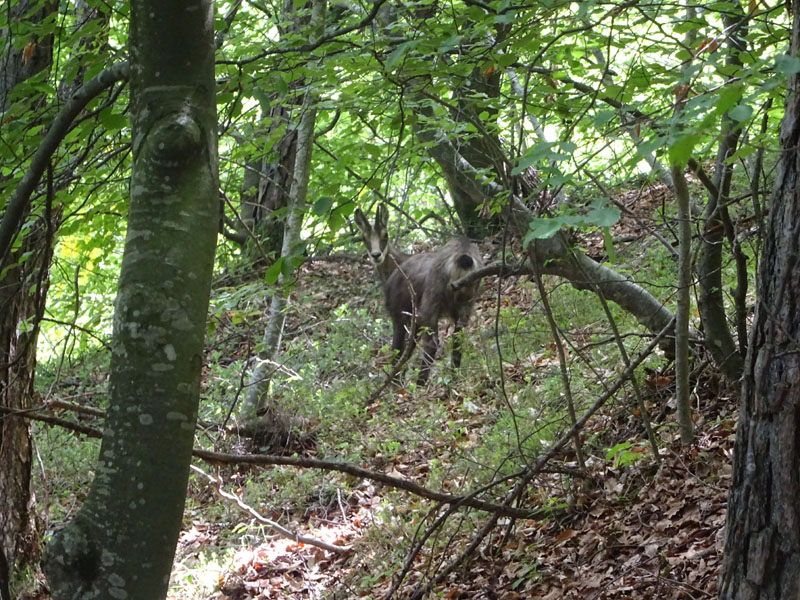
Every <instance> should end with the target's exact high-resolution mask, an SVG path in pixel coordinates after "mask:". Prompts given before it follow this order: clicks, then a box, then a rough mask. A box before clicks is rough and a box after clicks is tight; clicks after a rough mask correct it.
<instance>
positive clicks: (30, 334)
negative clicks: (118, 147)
mask: <svg viewBox="0 0 800 600" xmlns="http://www.w3.org/2000/svg"><path fill="white" fill-rule="evenodd" d="M37 4H38V6H37ZM56 7H57V4H56V3H54V2H40V3H35V2H30V1H19V2H16V3H15V4H14V5H13V6H9V7H8V12H7V13H6V16H7V17H8V19H9V21H8V29H3V30H0V34H2V35H0V38H2V42H0V43H2V44H3V45H4V48H3V51H2V52H1V53H0V112H5V111H6V110H7V109H8V108H9V107H10V106H11V103H12V95H13V91H14V89H15V88H16V86H18V85H19V84H20V83H22V82H24V81H26V80H28V79H30V78H31V77H34V76H36V75H38V74H39V73H41V72H43V71H45V70H47V69H49V68H50V66H51V64H52V50H53V36H52V35H47V36H41V37H40V36H30V37H27V38H23V39H19V38H18V36H17V32H16V26H17V25H20V24H22V23H24V24H25V28H26V29H31V28H32V29H35V26H36V25H37V24H40V23H42V22H44V21H45V20H46V19H47V18H48V17H49V16H51V15H52V13H53V12H54V11H55V10H56ZM4 10H5V9H4ZM31 26H33V27H31ZM23 47H24V48H26V49H28V50H31V49H32V52H31V54H30V55H29V56H27V59H25V60H24V59H23ZM25 101H26V103H27V104H29V105H30V106H31V108H33V107H35V106H39V105H41V104H42V103H43V102H44V101H45V98H44V96H43V95H42V96H34V97H32V98H31V97H28V98H26V99H25ZM31 125H33V123H32V124H31ZM10 210H11V206H10V202H6V206H5V210H4V213H3V217H4V218H3V222H6V221H7V222H8V223H9V226H8V227H7V237H8V240H9V243H8V244H7V245H5V246H0V273H2V274H3V276H2V280H0V406H2V407H4V408H10V409H15V410H27V409H29V408H30V407H31V406H32V404H33V397H34V393H33V392H34V389H33V383H34V373H35V367H36V338H37V332H38V320H39V317H40V316H41V314H40V312H41V307H42V306H43V302H44V298H45V296H46V293H47V282H48V277H47V274H48V271H49V268H50V259H51V257H52V231H53V227H54V226H55V221H56V219H55V218H54V217H53V213H52V194H51V195H50V198H49V200H48V204H47V210H46V213H47V214H46V217H44V218H39V219H36V220H35V222H34V223H32V224H31V226H30V227H29V228H28V229H27V233H26V234H25V235H24V237H23V238H22V239H21V240H20V244H19V247H17V248H16V249H13V250H12V249H11V248H10V243H11V241H12V240H14V239H16V238H17V237H18V236H19V235H20V233H21V232H22V230H23V224H24V222H25V220H26V219H28V218H29V217H30V207H29V206H28V205H27V204H25V205H24V206H22V207H21V210H19V214H18V215H17V217H18V218H17V219H16V220H14V221H13V223H12V221H11V219H8V220H7V219H6V218H5V217H6V214H7V213H8V212H10ZM26 255H28V259H27V260H22V257H23V256H26ZM32 462H33V454H32V444H31V435H30V424H29V423H28V422H27V421H26V420H25V419H19V418H12V417H6V418H0V550H2V551H3V554H4V555H5V558H6V559H7V561H8V563H10V564H8V565H6V566H7V567H10V571H12V572H13V570H14V569H15V567H19V566H22V565H24V564H26V563H29V562H31V561H33V560H35V559H36V558H37V557H38V553H39V552H38V532H37V527H36V522H35V513H34V510H33V505H34V501H35V498H34V495H33V489H32V487H31V477H30V476H31V466H32Z"/></svg>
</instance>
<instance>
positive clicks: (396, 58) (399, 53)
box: [385, 40, 419, 71]
mask: <svg viewBox="0 0 800 600" xmlns="http://www.w3.org/2000/svg"><path fill="white" fill-rule="evenodd" d="M417 46H419V41H418V40H409V41H408V42H403V43H402V44H400V45H399V46H398V47H397V48H395V49H394V50H393V51H392V53H391V54H390V55H389V58H387V59H386V64H385V67H386V70H387V71H392V70H394V68H395V67H396V66H397V65H398V63H399V62H400V61H401V60H403V57H404V56H405V54H406V52H408V51H409V50H413V49H414V48H416V47H417Z"/></svg>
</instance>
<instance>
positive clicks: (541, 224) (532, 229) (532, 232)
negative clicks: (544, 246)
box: [522, 217, 565, 248]
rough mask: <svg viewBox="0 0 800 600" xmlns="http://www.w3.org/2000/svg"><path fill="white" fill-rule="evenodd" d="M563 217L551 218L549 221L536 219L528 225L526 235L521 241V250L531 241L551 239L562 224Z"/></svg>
mask: <svg viewBox="0 0 800 600" xmlns="http://www.w3.org/2000/svg"><path fill="white" fill-rule="evenodd" d="M564 221H565V219H564V217H553V218H551V219H544V218H536V219H533V220H532V221H531V222H530V224H528V233H527V234H526V235H525V239H523V240H522V246H523V248H527V247H528V244H530V243H531V240H544V239H547V238H551V237H553V236H554V235H555V234H556V232H557V231H558V230H559V229H561V226H562V225H563V224H564Z"/></svg>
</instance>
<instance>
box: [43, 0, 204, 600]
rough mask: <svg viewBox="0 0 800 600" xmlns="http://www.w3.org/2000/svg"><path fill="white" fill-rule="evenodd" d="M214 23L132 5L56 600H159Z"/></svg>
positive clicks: (184, 12)
mask: <svg viewBox="0 0 800 600" xmlns="http://www.w3.org/2000/svg"><path fill="white" fill-rule="evenodd" d="M213 23H214V18H213V3H212V2H211V1H210V0H175V1H174V2H170V3H162V2H159V1H158V0H134V1H133V2H131V34H130V41H131V58H132V62H131V99H132V110H131V115H132V119H131V129H132V139H133V172H132V175H131V185H130V189H131V202H130V212H129V217H128V234H127V238H126V241H125V250H124V254H123V259H122V269H121V274H120V281H119V288H118V293H117V300H116V305H115V314H114V338H113V343H112V360H111V374H110V401H109V407H108V411H107V415H108V416H107V418H106V423H105V428H104V436H103V442H102V445H101V448H100V456H99V458H98V462H97V464H96V467H95V478H94V481H93V483H92V487H91V490H90V492H89V495H88V497H87V499H86V503H85V504H84V506H83V508H82V509H81V510H80V511H79V512H78V514H77V515H76V517H75V518H74V519H73V520H72V521H71V522H70V523H69V524H68V525H67V526H66V527H65V528H64V529H62V530H61V531H59V532H58V533H56V534H55V535H54V536H53V539H52V541H51V542H50V543H49V544H48V546H47V548H46V549H45V558H44V561H43V568H44V570H45V574H46V575H47V578H48V581H49V583H50V587H51V591H52V593H53V597H54V598H56V599H57V600H61V599H66V598H70V599H72V598H137V599H143V600H145V599H146V600H151V599H158V598H164V597H165V596H166V592H167V587H168V582H169V574H170V569H171V566H172V558H173V556H174V553H175V545H176V542H177V539H178V534H179V532H180V526H181V518H182V515H183V505H184V499H185V494H186V482H187V480H188V473H189V461H190V458H191V450H192V443H193V440H194V426H195V420H196V417H197V405H198V400H199V391H200V372H201V366H202V352H203V338H204V334H205V323H206V313H207V310H208V299H209V291H210V286H211V273H212V267H213V259H214V245H215V240H216V232H217V224H218V210H219V204H218V201H217V189H218V188H217V172H216V166H217V152H216V114H215V98H214V93H215V84H214V31H213Z"/></svg>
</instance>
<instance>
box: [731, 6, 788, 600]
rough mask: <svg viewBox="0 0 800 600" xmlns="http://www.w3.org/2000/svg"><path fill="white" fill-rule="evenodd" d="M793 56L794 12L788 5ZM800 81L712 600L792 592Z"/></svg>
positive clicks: (750, 599) (776, 597)
mask: <svg viewBox="0 0 800 600" xmlns="http://www.w3.org/2000/svg"><path fill="white" fill-rule="evenodd" d="M792 10H793V17H794V25H793V30H792V56H795V57H796V56H797V54H798V45H800V4H799V3H796V2H795V3H793V5H792ZM798 91H800V78H799V77H798V75H797V74H795V75H792V77H791V78H790V82H789V87H788V89H787V93H786V98H787V100H786V112H785V116H784V119H783V125H782V129H781V140H780V141H781V148H782V150H783V151H782V152H781V153H780V161H779V163H778V174H777V180H776V185H775V193H774V196H773V199H772V205H771V209H770V216H769V225H768V228H767V236H766V239H765V243H764V251H763V255H762V258H761V265H760V267H759V275H758V292H759V293H758V301H757V303H756V311H755V316H754V321H753V325H752V329H751V334H750V344H749V350H748V355H747V360H746V361H745V365H744V368H745V373H744V384H743V386H742V399H741V404H740V408H739V424H738V429H737V432H736V447H735V451H734V462H733V481H732V483H731V491H730V497H729V499H728V516H727V529H726V540H725V557H724V562H723V571H722V576H721V580H720V593H719V597H720V598H722V599H725V600H734V599H735V600H786V599H788V598H797V597H798V590H799V589H800V503H798V501H797V499H798V498H799V497H800V478H798V471H797V465H798V464H800V353H798V351H797V340H799V339H800V306H799V305H798V302H800V270H799V269H798V265H797V257H798V256H800V197H798V189H800V154H799V153H798V152H797V150H796V149H797V146H798V144H799V143H800V96H799V95H798Z"/></svg>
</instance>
